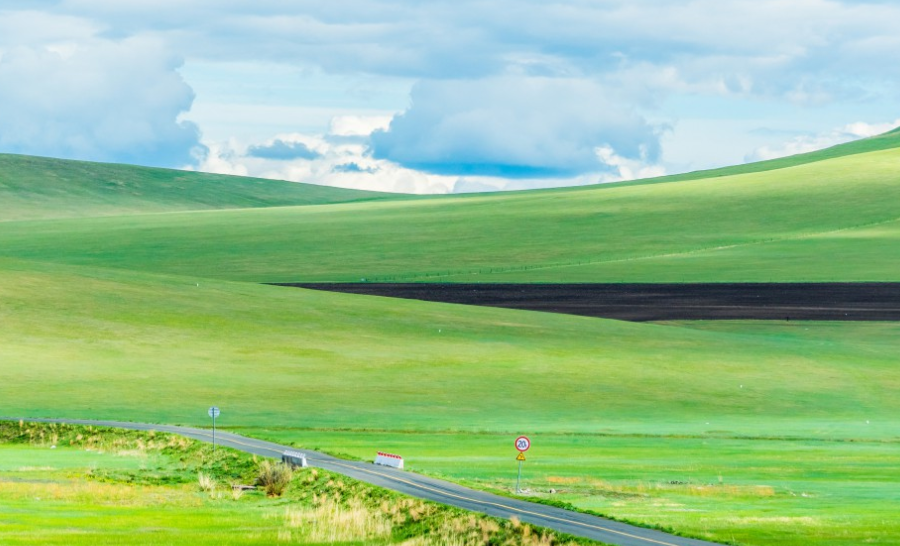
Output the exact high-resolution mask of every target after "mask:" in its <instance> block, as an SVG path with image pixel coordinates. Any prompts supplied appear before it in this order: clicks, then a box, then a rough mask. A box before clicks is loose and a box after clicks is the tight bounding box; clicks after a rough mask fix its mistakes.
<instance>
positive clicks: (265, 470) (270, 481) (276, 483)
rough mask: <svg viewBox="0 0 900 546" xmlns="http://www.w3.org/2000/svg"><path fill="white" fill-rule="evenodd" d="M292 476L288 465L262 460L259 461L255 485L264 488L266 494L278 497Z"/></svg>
mask: <svg viewBox="0 0 900 546" xmlns="http://www.w3.org/2000/svg"><path fill="white" fill-rule="evenodd" d="M293 477H294V472H293V470H291V467H290V465H287V464H284V463H281V462H279V463H275V462H272V461H270V460H264V461H262V462H261V463H259V471H258V473H257V476H256V485H258V486H260V487H262V488H263V489H265V491H266V495H268V496H270V497H280V496H281V494H282V493H284V490H285V489H286V488H287V486H288V484H289V483H291V479H292V478H293Z"/></svg>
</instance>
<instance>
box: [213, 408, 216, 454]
mask: <svg viewBox="0 0 900 546" xmlns="http://www.w3.org/2000/svg"><path fill="white" fill-rule="evenodd" d="M215 452H216V412H213V453H215Z"/></svg>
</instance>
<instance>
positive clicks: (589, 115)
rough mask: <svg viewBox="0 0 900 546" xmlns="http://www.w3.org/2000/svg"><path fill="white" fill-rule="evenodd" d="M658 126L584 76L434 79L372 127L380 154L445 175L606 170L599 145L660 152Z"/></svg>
mask: <svg viewBox="0 0 900 546" xmlns="http://www.w3.org/2000/svg"><path fill="white" fill-rule="evenodd" d="M659 132H660V128H658V127H654V126H653V125H651V124H650V123H648V122H647V121H646V120H645V119H644V118H643V117H641V116H640V115H639V114H637V113H636V112H635V111H634V110H633V109H632V108H629V106H628V105H627V104H625V103H623V102H622V101H621V100H619V99H617V98H616V97H615V96H614V95H613V93H610V92H609V91H608V90H607V89H606V88H604V87H603V86H601V85H599V84H597V83H594V82H591V81H586V80H576V79H558V78H541V77H500V78H490V79H483V80H454V81H437V82H435V81H429V82H423V83H422V84H420V85H418V86H417V87H416V88H415V89H414V91H413V94H412V105H411V106H410V108H409V109H408V110H407V111H405V112H403V113H402V114H400V115H398V116H396V117H395V118H394V119H393V121H391V124H390V127H389V128H388V129H387V130H379V131H376V132H374V133H373V135H372V150H373V154H374V156H375V157H376V158H379V159H387V160H390V161H393V162H395V163H398V164H400V165H403V166H405V167H408V168H413V169H417V170H422V171H426V172H430V173H434V174H444V175H476V176H503V177H510V178H527V177H538V176H543V177H563V176H574V175H577V174H582V173H586V172H592V171H600V170H604V169H605V168H606V167H607V165H606V164H605V163H603V162H602V161H601V160H600V159H599V158H598V156H597V153H596V148H597V147H600V146H607V147H611V148H612V149H613V150H615V153H616V154H618V155H620V156H623V157H627V158H634V159H644V160H650V161H652V160H655V159H656V158H657V157H658V155H659Z"/></svg>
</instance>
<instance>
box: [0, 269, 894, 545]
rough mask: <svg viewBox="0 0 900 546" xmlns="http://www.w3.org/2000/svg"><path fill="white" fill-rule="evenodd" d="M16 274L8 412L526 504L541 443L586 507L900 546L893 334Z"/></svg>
mask: <svg viewBox="0 0 900 546" xmlns="http://www.w3.org/2000/svg"><path fill="white" fill-rule="evenodd" d="M0 270H2V272H0V302H2V303H0V320H2V322H3V325H4V327H3V329H2V330H0V362H2V363H3V373H4V377H5V378H6V380H5V381H4V382H2V383H0V399H2V400H3V401H4V402H3V413H5V414H29V415H35V416H69V417H94V418H117V419H126V420H136V421H151V422H173V423H187V424H204V423H206V421H207V419H206V415H205V409H206V407H208V406H209V405H212V404H216V405H219V406H220V407H221V408H222V411H223V414H222V417H221V418H220V425H221V426H225V427H237V428H238V430H239V431H241V432H245V433H247V434H250V435H255V436H262V437H267V438H273V439H277V440H280V441H283V442H286V443H294V444H296V445H299V446H303V447H307V448H311V447H318V448H322V449H325V450H327V451H331V452H337V453H346V454H349V455H352V456H356V457H361V458H371V456H372V454H373V453H374V451H376V450H378V449H386V450H397V451H399V452H400V453H402V454H404V455H405V456H407V458H408V460H409V465H410V467H411V468H412V469H414V470H419V471H425V472H431V473H435V474H438V475H442V476H445V477H448V478H451V479H454V480H459V481H462V482H465V483H469V484H471V485H474V486H476V487H484V488H488V489H499V490H507V491H508V490H509V488H510V484H511V479H512V478H513V472H514V466H513V465H514V461H513V456H514V455H515V453H514V451H513V449H512V447H511V442H512V438H514V437H515V435H516V434H517V433H523V432H525V433H528V434H531V435H532V438H533V439H534V442H535V447H534V448H533V450H532V452H530V454H529V462H528V463H527V464H528V466H527V467H526V468H527V470H528V472H527V473H526V485H527V486H528V487H530V488H532V489H534V490H535V491H538V490H540V491H546V490H548V489H549V488H556V489H561V490H565V491H566V492H565V493H562V494H559V495H555V496H552V498H553V499H555V500H564V501H565V502H570V503H572V504H574V505H576V506H578V507H581V508H585V509H593V510H596V511H599V512H601V513H605V514H610V515H614V516H618V517H622V518H627V519H629V520H633V521H637V522H640V523H644V524H656V525H667V526H671V527H672V528H674V529H677V530H679V531H681V532H685V533H689V534H692V535H695V536H702V537H708V538H714V539H716V540H720V541H733V542H737V543H740V544H784V545H789V544H807V543H809V540H811V539H813V538H815V539H816V541H817V542H818V543H821V544H834V545H839V544H840V545H845V544H847V545H849V544H858V543H859V542H860V541H862V540H863V539H865V540H869V539H875V538H877V539H879V540H881V543H883V544H891V543H894V544H896V543H900V535H898V534H897V533H898V530H897V529H896V528H895V526H892V525H889V524H887V523H884V522H886V521H890V514H891V513H893V512H895V511H896V503H895V502H894V500H892V496H891V495H893V482H892V480H891V476H892V472H893V469H895V468H896V466H897V464H898V463H900V432H898V430H897V427H896V417H895V416H896V415H897V413H898V411H900V400H898V398H897V397H896V396H894V393H896V392H897V389H898V387H900V369H898V368H897V367H896V365H895V362H896V360H895V355H896V354H897V351H898V349H900V347H898V345H900V325H896V324H894V323H873V324H835V323H798V322H791V323H790V324H787V323H785V324H778V325H776V324H766V325H765V326H758V325H755V324H750V325H745V324H744V323H740V322H737V323H709V324H707V323H702V324H688V325H685V324H671V325H654V324H632V323H622V322H617V321H607V320H598V319H590V318H582V317H572V316H563V315H552V314H542V313H534V312H518V311H508V310H502V309H482V308H474V309H473V308H466V307H462V306H454V305H445V304H434V303H426V302H416V301H393V300H389V299H383V298H371V297H364V296H355V295H342V294H329V293H323V292H316V291H306V290H296V289H288V288H280V287H272V286H262V285H254V284H249V283H235V282H229V281H216V280H209V279H201V278H186V277H175V276H172V277H165V276H160V275H156V274H146V273H134V272H121V271H117V270H96V269H91V268H86V267H72V266H58V265H37V266H36V265H34V264H30V263H25V262H15V261H5V262H3V263H2V268H0ZM198 285H199V286H198ZM719 476H722V478H723V480H724V481H723V482H721V484H720V482H719V481H718V480H719ZM558 478H562V481H559V480H558ZM673 480H674V481H679V482H684V483H683V484H680V485H675V486H673V485H668V482H669V481H673ZM708 484H712V485H713V486H714V488H713V489H711V490H709V491H703V490H698V489H696V488H697V487H703V486H706V485H708ZM760 492H763V493H765V494H762V493H760ZM804 493H805V494H806V495H807V496H803V494H804ZM797 522H807V523H810V522H814V524H813V523H810V524H809V525H799V526H798V525H794V523H797Z"/></svg>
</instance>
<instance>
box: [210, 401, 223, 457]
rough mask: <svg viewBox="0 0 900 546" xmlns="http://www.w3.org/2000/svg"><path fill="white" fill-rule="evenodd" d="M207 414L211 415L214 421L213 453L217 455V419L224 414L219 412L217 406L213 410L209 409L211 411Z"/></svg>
mask: <svg viewBox="0 0 900 546" xmlns="http://www.w3.org/2000/svg"><path fill="white" fill-rule="evenodd" d="M207 413H208V414H209V416H210V417H212V420H213V453H215V452H216V417H218V416H219V414H220V413H222V412H220V411H219V408H218V407H217V406H212V407H211V408H209V411H208V412H207Z"/></svg>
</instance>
